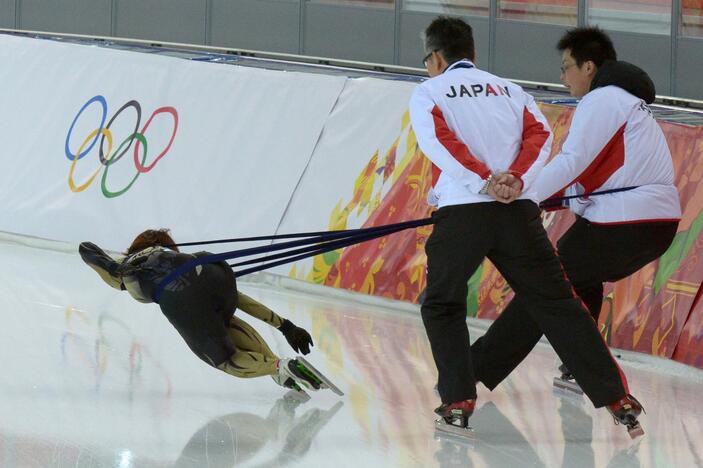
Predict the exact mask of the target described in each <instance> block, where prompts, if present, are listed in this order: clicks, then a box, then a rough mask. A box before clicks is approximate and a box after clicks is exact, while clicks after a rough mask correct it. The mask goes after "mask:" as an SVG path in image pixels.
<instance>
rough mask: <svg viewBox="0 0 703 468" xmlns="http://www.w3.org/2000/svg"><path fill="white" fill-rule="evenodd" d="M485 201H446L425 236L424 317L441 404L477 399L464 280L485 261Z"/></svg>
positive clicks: (486, 245) (465, 282) (486, 237)
mask: <svg viewBox="0 0 703 468" xmlns="http://www.w3.org/2000/svg"><path fill="white" fill-rule="evenodd" d="M485 205H491V204H473V205H458V206H449V207H445V208H442V209H440V210H439V211H438V212H436V213H435V220H436V223H435V226H434V229H433V232H432V235H431V236H430V237H429V239H428V240H427V244H426V245H425V249H426V252H427V289H426V295H425V300H424V302H423V304H422V309H421V310H422V320H423V323H424V325H425V330H426V331H427V337H428V338H429V341H430V347H431V349H432V355H433V357H434V360H435V364H436V365H437V370H438V371H439V388H438V390H439V394H440V396H441V398H442V402H443V403H454V402H457V401H463V400H468V399H475V398H476V384H475V381H474V375H473V366H472V363H471V350H470V343H469V330H468V327H467V325H466V294H467V282H468V280H469V277H470V276H471V274H472V273H473V272H474V271H475V270H476V268H478V266H479V265H480V264H481V262H482V261H483V258H484V255H485V253H486V251H487V248H488V245H489V242H490V234H487V231H488V230H487V228H486V223H485V222H484V219H485V217H486V214H487V213H486V212H485V211H486V210H485V208H486V207H485Z"/></svg>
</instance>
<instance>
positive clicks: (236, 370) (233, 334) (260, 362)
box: [217, 316, 279, 378]
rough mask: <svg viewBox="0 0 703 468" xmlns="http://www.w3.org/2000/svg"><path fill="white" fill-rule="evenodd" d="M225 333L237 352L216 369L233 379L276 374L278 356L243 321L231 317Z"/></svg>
mask: <svg viewBox="0 0 703 468" xmlns="http://www.w3.org/2000/svg"><path fill="white" fill-rule="evenodd" d="M227 333H228V334H229V336H230V338H231V339H232V341H233V342H234V345H235V347H236V348H237V351H236V352H235V353H234V354H232V356H230V358H229V359H228V360H226V361H225V362H223V363H222V364H220V365H219V366H217V368H218V369H220V370H223V371H225V372H227V373H228V374H231V375H234V376H235V377H242V378H251V377H261V376H263V375H274V374H276V373H277V372H278V367H277V363H278V361H279V358H278V356H276V355H275V354H273V352H272V351H271V349H270V348H269V347H268V345H267V344H266V342H265V341H264V339H263V338H262V337H261V335H259V333H258V332H257V331H256V330H255V329H254V328H253V327H251V326H250V325H249V324H248V323H246V322H245V321H244V320H242V319H240V318H238V317H236V316H232V318H231V319H230V323H229V327H228V329H227Z"/></svg>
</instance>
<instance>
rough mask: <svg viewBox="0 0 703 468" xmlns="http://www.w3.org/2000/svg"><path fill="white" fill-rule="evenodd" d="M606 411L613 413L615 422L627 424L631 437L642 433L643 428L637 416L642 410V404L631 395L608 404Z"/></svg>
mask: <svg viewBox="0 0 703 468" xmlns="http://www.w3.org/2000/svg"><path fill="white" fill-rule="evenodd" d="M608 411H609V412H610V414H612V415H613V419H615V424H624V425H625V426H627V432H628V434H630V437H632V438H633V439H634V438H635V437H638V436H641V435H644V429H642V426H640V423H639V421H637V417H638V416H639V415H640V414H641V413H642V412H643V411H644V408H643V407H642V404H641V403H640V402H639V401H637V398H635V397H633V396H632V395H625V396H624V397H623V398H622V399H620V400H618V401H617V402H615V403H613V404H611V405H608Z"/></svg>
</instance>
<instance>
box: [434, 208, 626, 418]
mask: <svg viewBox="0 0 703 468" xmlns="http://www.w3.org/2000/svg"><path fill="white" fill-rule="evenodd" d="M434 217H435V220H436V223H435V227H434V230H433V232H432V235H431V236H430V238H429V239H428V241H427V244H426V247H425V248H426V252H427V292H426V297H425V301H424V302H423V304H422V319H423V323H424V325H425V329H426V331H427V336H428V338H429V341H430V346H431V348H432V354H433V357H434V360H435V364H436V365H437V370H438V371H439V382H438V384H439V387H438V390H439V394H440V396H441V398H442V402H443V403H452V402H456V401H461V400H465V399H470V398H475V397H476V378H475V374H474V364H473V362H472V351H471V347H470V344H469V331H468V327H467V325H466V295H467V281H468V279H469V277H470V276H471V274H473V272H474V271H475V270H476V268H478V266H479V265H480V264H481V262H482V261H483V259H484V258H485V257H488V258H489V259H490V260H491V262H493V264H494V265H495V266H496V268H497V269H498V271H500V273H501V274H502V275H503V277H504V278H505V279H506V281H507V282H508V284H510V286H511V287H512V288H513V290H514V291H515V298H514V299H513V302H517V303H518V304H519V305H520V310H521V311H522V312H524V313H522V314H521V315H520V316H519V317H518V320H516V321H515V322H516V323H515V324H514V325H515V326H512V327H511V332H512V335H511V336H503V337H504V338H505V339H504V340H503V341H502V342H501V343H497V342H495V341H493V342H490V341H489V343H490V344H491V345H492V346H498V347H499V348H501V350H502V353H503V355H508V356H511V357H512V356H513V355H517V353H519V355H521V356H522V357H523V358H524V356H525V355H526V353H525V354H523V351H524V349H522V348H521V349H519V350H516V349H515V346H514V343H515V342H518V343H523V342H526V341H527V339H526V338H525V337H522V336H521V335H522V333H523V330H522V327H521V326H520V323H519V322H522V323H524V324H525V326H524V328H525V330H526V331H527V333H528V334H529V336H528V337H527V338H528V339H530V340H531V339H533V336H534V335H533V333H534V330H538V331H539V333H540V334H541V333H544V334H545V335H546V336H547V338H548V339H549V341H550V342H551V343H552V346H553V347H554V350H555V351H556V352H557V354H558V355H559V357H560V358H561V359H562V361H563V362H564V363H565V364H566V365H567V366H568V367H569V369H571V371H572V372H573V373H574V375H575V377H576V379H577V380H578V382H579V383H580V384H581V387H582V388H583V390H584V392H585V393H586V394H587V395H588V396H589V398H590V399H591V400H592V401H593V403H594V405H595V406H596V407H600V406H604V405H607V404H609V403H613V402H615V401H617V400H619V399H620V398H622V397H623V396H625V394H626V393H627V392H626V385H627V384H626V382H625V381H624V376H623V375H622V373H621V371H620V369H619V367H618V366H617V364H616V363H615V361H614V359H613V357H612V356H611V354H610V351H609V350H608V348H607V346H606V345H605V343H604V342H603V339H602V338H601V336H600V333H599V332H598V329H597V328H596V324H595V322H594V321H593V320H592V319H591V316H590V314H589V313H588V312H587V311H586V309H585V308H584V307H583V305H582V303H581V300H580V299H578V298H577V297H576V296H575V295H574V293H573V290H572V288H571V284H570V283H569V282H568V281H567V280H566V276H565V274H564V271H563V269H562V266H561V263H560V262H559V259H558V258H557V256H556V253H555V252H554V249H553V247H552V244H551V242H550V241H549V238H548V237H547V233H546V231H545V230H544V227H543V226H542V221H541V218H540V210H539V208H538V207H537V205H535V204H534V203H532V202H531V201H528V200H518V201H516V202H513V203H510V204H502V203H498V202H489V203H474V204H467V205H456V206H449V207H445V208H442V209H440V210H438V211H437V212H436V213H435V214H434ZM533 346H534V344H533ZM490 349H493V347H490ZM530 349H531V348H530ZM528 352H529V351H528ZM500 362H503V361H502V360H501V361H500ZM477 364H479V369H490V368H491V367H492V366H493V362H492V356H491V355H490V354H489V353H483V354H482V355H481V362H480V363H477ZM481 375H482V374H481ZM481 380H482V381H483V379H481Z"/></svg>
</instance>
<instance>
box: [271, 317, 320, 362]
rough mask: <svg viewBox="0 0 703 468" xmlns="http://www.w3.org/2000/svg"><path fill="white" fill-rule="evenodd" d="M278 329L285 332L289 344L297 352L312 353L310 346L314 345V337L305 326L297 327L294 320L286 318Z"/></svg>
mask: <svg viewBox="0 0 703 468" xmlns="http://www.w3.org/2000/svg"><path fill="white" fill-rule="evenodd" d="M278 329H279V330H280V331H281V333H283V336H285V337H286V340H287V341H288V344H289V345H290V347H291V348H293V350H295V352H296V353H303V354H309V353H310V346H313V342H312V337H311V336H310V333H308V332H307V331H306V330H305V329H304V328H300V327H297V326H295V324H294V323H293V322H291V321H290V320H288V319H285V320H283V325H281V326H280V327H279V328H278Z"/></svg>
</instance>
